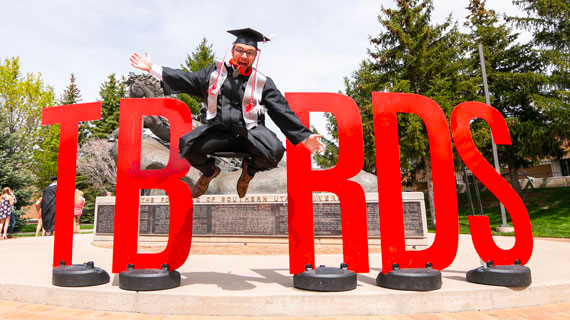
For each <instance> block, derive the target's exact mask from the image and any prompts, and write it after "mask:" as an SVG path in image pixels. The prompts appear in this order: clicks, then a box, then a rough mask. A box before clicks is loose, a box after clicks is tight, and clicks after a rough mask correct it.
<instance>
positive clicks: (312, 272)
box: [293, 263, 356, 292]
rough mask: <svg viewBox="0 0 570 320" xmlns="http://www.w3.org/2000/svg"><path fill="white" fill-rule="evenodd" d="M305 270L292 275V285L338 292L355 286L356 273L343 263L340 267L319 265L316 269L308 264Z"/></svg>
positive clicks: (312, 289) (298, 287) (311, 289)
mask: <svg viewBox="0 0 570 320" xmlns="http://www.w3.org/2000/svg"><path fill="white" fill-rule="evenodd" d="M305 270H306V271H305V272H301V273H299V274H295V275H293V286H294V287H295V288H297V289H303V290H310V291H326V292H338V291H348V290H353V289H355V288H356V273H355V272H354V271H350V270H348V266H347V265H346V264H344V263H343V264H341V265H340V268H334V267H325V266H323V265H321V266H320V267H318V268H316V269H313V267H312V266H311V265H310V264H308V265H306V266H305Z"/></svg>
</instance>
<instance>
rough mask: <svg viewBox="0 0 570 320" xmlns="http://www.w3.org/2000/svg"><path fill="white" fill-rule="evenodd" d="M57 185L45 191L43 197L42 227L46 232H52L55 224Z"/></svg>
mask: <svg viewBox="0 0 570 320" xmlns="http://www.w3.org/2000/svg"><path fill="white" fill-rule="evenodd" d="M56 188H57V185H53V186H49V187H47V188H45V189H44V193H43V195H42V203H41V205H40V206H41V208H42V225H43V228H44V230H45V231H46V232H52V231H53V229H54V224H55V198H56V196H55V193H56Z"/></svg>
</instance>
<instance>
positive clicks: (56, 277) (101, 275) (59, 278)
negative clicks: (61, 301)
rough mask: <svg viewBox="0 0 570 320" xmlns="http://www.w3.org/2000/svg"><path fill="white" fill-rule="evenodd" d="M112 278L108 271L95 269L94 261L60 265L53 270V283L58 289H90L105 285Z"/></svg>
mask: <svg viewBox="0 0 570 320" xmlns="http://www.w3.org/2000/svg"><path fill="white" fill-rule="evenodd" d="M109 280H110V277H109V274H108V273H107V271H105V270H103V269H101V268H97V267H95V265H94V263H93V261H89V262H86V263H84V264H73V265H70V266H66V265H65V263H60V266H59V267H55V268H53V271H52V278H51V283H52V284H53V285H54V286H58V287H89V286H97V285H100V284H105V283H107V282H109Z"/></svg>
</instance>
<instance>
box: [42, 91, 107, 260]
mask: <svg viewBox="0 0 570 320" xmlns="http://www.w3.org/2000/svg"><path fill="white" fill-rule="evenodd" d="M99 119H101V102H91V103H81V104H71V105H65V106H57V107H51V108H44V109H43V110H42V125H44V126H45V125H48V124H58V123H59V124H60V129H59V157H58V160H57V174H58V183H57V200H56V203H55V212H57V215H56V217H55V223H56V225H57V234H56V236H55V239H54V251H53V266H54V267H57V266H59V262H60V261H63V262H65V265H71V264H72V261H71V260H72V255H73V203H74V200H73V199H74V196H75V174H76V171H77V170H76V165H77V129H78V126H79V122H81V121H92V120H99Z"/></svg>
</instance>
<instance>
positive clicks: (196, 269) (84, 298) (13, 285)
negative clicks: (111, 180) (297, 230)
mask: <svg viewBox="0 0 570 320" xmlns="http://www.w3.org/2000/svg"><path fill="white" fill-rule="evenodd" d="M92 239H93V235H89V234H86V235H75V236H74V256H73V257H74V258H73V261H74V263H82V262H86V261H90V260H92V261H94V262H95V264H96V266H98V267H101V268H103V269H105V270H107V271H108V272H110V270H111V263H112V250H111V249H107V248H101V247H95V246H93V245H91V241H92ZM495 240H496V242H497V243H498V244H499V245H500V246H501V247H503V248H508V247H510V246H512V244H513V241H514V238H513V237H496V238H495ZM245 243H247V241H246V240H244V241H242V243H241V244H238V243H234V244H232V245H231V246H232V247H231V249H230V250H228V251H230V252H231V253H232V255H225V254H224V255H222V254H215V255H213V254H199V253H207V252H209V250H208V246H209V247H210V248H211V249H215V250H212V252H218V253H219V252H220V251H223V248H224V246H228V244H224V243H200V242H199V241H198V240H196V241H195V243H194V245H193V247H194V248H193V251H192V252H191V254H190V256H189V257H188V260H187V261H186V263H185V264H184V265H183V266H182V267H181V268H179V269H178V271H179V272H180V273H181V275H182V284H181V286H180V287H178V288H174V289H170V290H163V291H154V292H132V291H124V290H121V289H120V288H119V287H118V275H114V274H111V282H110V283H108V284H105V285H101V286H95V287H85V288H61V287H55V286H53V285H52V284H51V272H52V267H51V261H52V255H53V237H40V238H32V237H29V238H17V239H9V240H2V241H0V253H1V257H2V258H1V260H0V310H3V309H4V308H8V309H9V308H12V309H13V310H20V309H21V310H26V309H28V310H34V309H36V310H37V309H38V308H39V309H42V308H43V309H46V308H47V309H50V308H53V309H52V310H56V312H59V311H57V310H61V312H62V314H63V312H64V311H65V310H71V311H69V312H72V314H75V315H76V316H77V315H79V314H82V315H84V316H87V315H88V314H94V313H97V312H100V314H103V315H109V316H111V315H116V314H118V315H119V316H116V317H115V316H113V318H117V319H119V318H121V316H120V315H123V318H131V317H126V316H125V314H127V315H131V314H132V315H137V316H141V314H148V315H150V314H155V315H193V316H226V317H229V318H232V317H240V316H241V317H251V316H256V317H272V316H278V317H300V318H312V317H314V316H329V317H331V316H332V317H339V318H346V317H348V316H351V317H356V318H355V319H358V318H359V317H360V316H363V317H365V318H367V317H370V316H373V315H391V314H392V315H393V314H402V315H401V316H400V318H396V319H407V318H401V317H405V315H403V314H415V315H418V314H421V315H430V316H429V318H433V317H436V315H446V314H448V315H453V317H450V318H442V319H452V318H453V319H455V318H456V317H455V316H458V315H461V314H465V315H466V316H465V319H468V318H469V319H471V318H482V319H485V317H475V316H467V315H469V314H478V315H481V316H482V315H484V314H488V315H491V316H492V315H493V314H495V313H496V312H499V311H497V310H500V309H513V310H516V312H518V311H519V310H527V311H526V312H525V313H524V315H531V314H533V311H532V310H536V308H539V309H540V308H542V309H543V310H542V313H540V312H538V313H537V316H539V314H542V315H543V316H544V314H545V313H544V310H550V311H548V312H550V314H551V315H553V317H552V318H559V319H564V318H565V317H566V316H567V317H568V318H570V315H569V314H568V311H569V309H570V304H569V302H570V275H569V270H570V268H569V266H570V242H568V241H556V240H550V239H535V241H534V252H533V256H532V259H531V260H530V262H529V264H528V265H527V266H528V267H530V268H531V270H532V278H533V283H532V285H531V286H529V287H527V288H504V287H493V286H484V285H477V284H473V283H469V282H467V281H466V280H465V273H466V272H467V271H468V270H470V269H473V268H476V267H478V266H479V265H480V262H479V258H478V257H477V255H476V253H475V250H474V248H473V245H472V243H471V239H470V237H469V236H468V235H460V242H459V250H458V253H457V257H456V259H455V261H454V262H453V264H452V265H451V266H450V267H448V268H447V269H445V270H443V271H442V276H443V286H442V288H441V289H440V290H436V291H431V292H408V291H397V290H390V289H385V288H380V287H377V286H376V284H375V278H376V276H377V275H378V273H379V272H380V262H381V257H380V254H379V253H371V254H370V270H371V272H370V273H368V274H359V275H358V287H357V288H356V289H355V290H352V291H348V292H340V293H321V292H308V291H302V290H298V289H295V288H293V284H292V277H291V276H290V275H289V273H288V256H287V255H283V254H275V252H267V254H263V250H271V249H267V248H272V247H279V246H283V244H279V243H271V241H270V240H268V241H267V243H265V244H263V245H260V244H259V243H248V246H249V247H250V249H251V247H252V246H256V245H258V246H262V248H266V249H263V250H261V251H262V252H261V253H259V252H258V254H245V255H244V254H236V253H239V252H237V250H239V247H240V246H242V247H245V246H246V245H245ZM332 245H334V244H332ZM285 246H286V245H285ZM236 248H238V249H236ZM371 251H372V252H374V250H371ZM376 252H377V250H376ZM341 260H342V256H341V255H340V254H320V255H317V260H316V262H317V264H325V265H327V266H335V265H338V264H339V263H340V262H341ZM529 307H530V308H529ZM67 308H71V309H67ZM480 310H483V311H484V312H482V313H477V312H475V313H473V312H474V311H480ZM485 310H488V311H485ZM105 311H107V312H105ZM75 312H77V313H75ZM109 312H111V313H109ZM457 312H460V313H457ZM485 312H487V313H485ZM513 312H515V311H513ZM2 314H3V315H6V314H7V313H5V312H2ZM8 314H9V313H8ZM434 314H436V315H434ZM508 314H513V313H512V312H511V313H508ZM104 317H106V316H104ZM164 317H165V318H162V317H158V318H157V317H149V318H148V319H150V318H152V319H154V318H156V319H171V318H169V317H166V316H164ZM410 317H412V316H411V315H410ZM3 318H4V317H3ZM72 318H73V317H70V318H69V319H72ZM77 318H83V316H81V317H79V316H77ZM175 318H176V317H173V318H172V319H175ZM179 318H180V317H179ZM179 318H176V319H179ZM436 318H437V317H436ZM459 318H463V317H459ZM495 318H496V317H495ZM515 318H517V317H515ZM518 318H521V317H518ZM535 318H537V319H548V318H544V317H542V316H539V317H535ZM30 319H33V318H30ZM132 319H135V318H132ZM528 319H530V318H528Z"/></svg>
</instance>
